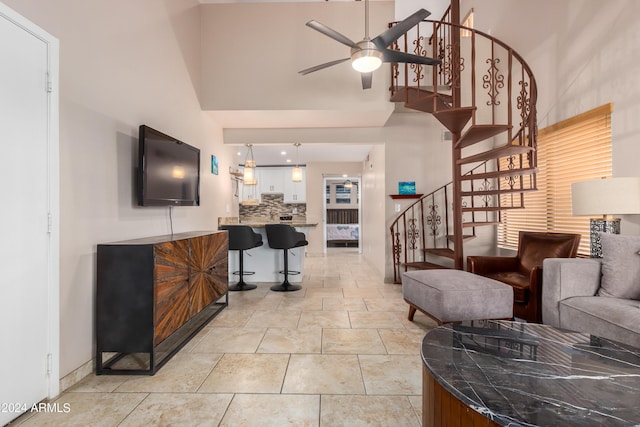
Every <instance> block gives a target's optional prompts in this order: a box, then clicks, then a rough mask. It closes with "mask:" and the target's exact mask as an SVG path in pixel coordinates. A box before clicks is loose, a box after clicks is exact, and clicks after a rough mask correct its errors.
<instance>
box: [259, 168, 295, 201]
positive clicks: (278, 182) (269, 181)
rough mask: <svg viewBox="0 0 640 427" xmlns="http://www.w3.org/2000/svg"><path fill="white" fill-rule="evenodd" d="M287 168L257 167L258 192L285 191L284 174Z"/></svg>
mask: <svg viewBox="0 0 640 427" xmlns="http://www.w3.org/2000/svg"><path fill="white" fill-rule="evenodd" d="M287 169H289V168H281V167H271V168H269V167H262V168H261V167H258V168H256V178H257V179H258V193H259V194H269V193H284V176H285V173H286V170H287ZM289 173H291V172H289Z"/></svg>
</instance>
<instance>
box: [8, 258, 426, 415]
mask: <svg viewBox="0 0 640 427" xmlns="http://www.w3.org/2000/svg"><path fill="white" fill-rule="evenodd" d="M305 264H306V266H305V276H304V279H303V289H302V290H300V291H297V292H291V293H277V292H272V291H270V290H269V286H270V284H266V283H261V284H259V286H258V289H255V290H252V291H246V292H231V293H230V296H229V306H228V307H227V308H225V309H224V310H223V311H222V312H221V313H220V314H219V315H218V316H217V317H216V318H215V319H214V320H213V321H211V322H210V323H209V324H208V325H207V326H206V327H205V328H204V329H203V330H202V331H200V333H199V334H198V335H197V336H195V337H194V338H193V339H192V340H191V341H190V342H189V343H188V344H187V345H186V346H185V347H184V348H183V349H182V350H181V351H180V352H179V353H178V354H176V355H175V356H174V357H173V359H171V360H170V361H169V362H168V363H167V364H166V365H165V366H164V367H163V368H161V369H160V370H159V371H158V373H156V375H154V376H152V377H149V376H95V375H91V376H89V377H87V378H85V379H84V380H82V381H81V382H80V383H78V384H77V385H76V386H74V387H72V388H71V389H70V390H68V391H66V392H65V393H63V394H62V395H61V396H60V397H59V398H58V399H57V401H56V403H58V405H57V406H58V407H59V408H65V407H66V408H68V409H69V410H68V412H66V413H65V412H64V411H61V412H59V413H44V412H43V413H36V414H30V415H25V416H23V417H22V418H20V419H18V420H17V422H16V423H15V424H16V425H21V426H40V425H51V426H83V427H84V426H89V425H90V426H142V425H144V426H152V425H153V426H156V425H158V426H182V425H184V426H200V425H202V426H419V425H420V424H421V422H420V420H421V400H422V399H421V393H422V390H421V388H422V384H421V362H420V352H419V345H420V342H421V340H422V337H423V336H424V334H425V332H426V331H427V330H429V329H431V328H433V327H435V323H434V322H433V321H431V320H430V319H428V318H427V317H426V316H424V315H423V314H421V313H417V314H416V317H415V321H414V322H413V323H412V322H409V321H408V320H406V315H407V304H406V303H405V302H404V300H403V299H402V294H401V288H400V286H398V285H392V284H385V283H382V282H381V281H380V280H379V279H376V278H375V275H374V274H372V272H371V269H370V267H369V266H368V264H367V263H366V262H365V261H364V260H363V259H362V257H361V255H359V254H358V253H357V252H356V250H354V249H330V250H329V254H328V255H327V256H323V257H308V258H307V259H306V260H305ZM64 404H68V405H67V406H65V405H64Z"/></svg>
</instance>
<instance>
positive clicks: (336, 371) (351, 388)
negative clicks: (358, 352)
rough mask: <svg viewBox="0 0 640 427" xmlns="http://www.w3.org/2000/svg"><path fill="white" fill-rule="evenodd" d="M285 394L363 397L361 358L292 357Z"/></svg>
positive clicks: (334, 356) (314, 355)
mask: <svg viewBox="0 0 640 427" xmlns="http://www.w3.org/2000/svg"><path fill="white" fill-rule="evenodd" d="M282 393H285V394H286V393H292V394H299V393H302V394H364V384H363V382H362V375H361V373H360V365H359V364H358V357H357V356H355V355H334V354H308V355H307V354H292V355H291V360H290V361H289V367H288V369H287V375H286V377H285V379H284V386H283V387H282Z"/></svg>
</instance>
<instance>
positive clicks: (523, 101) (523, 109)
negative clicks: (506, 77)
mask: <svg viewBox="0 0 640 427" xmlns="http://www.w3.org/2000/svg"><path fill="white" fill-rule="evenodd" d="M518 84H519V85H520V95H518V98H517V105H518V110H520V119H521V120H522V121H521V122H520V126H521V127H524V125H525V123H526V121H527V117H529V113H530V112H531V103H530V99H529V92H528V90H527V88H528V86H529V83H528V82H525V81H523V80H520V81H519V82H518Z"/></svg>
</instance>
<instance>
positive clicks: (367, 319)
mask: <svg viewBox="0 0 640 427" xmlns="http://www.w3.org/2000/svg"><path fill="white" fill-rule="evenodd" d="M349 319H350V320H351V327H352V328H354V329H356V328H403V327H404V326H403V325H402V322H401V321H400V319H398V317H397V316H396V315H395V313H393V312H387V311H371V312H367V311H351V312H349Z"/></svg>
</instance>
